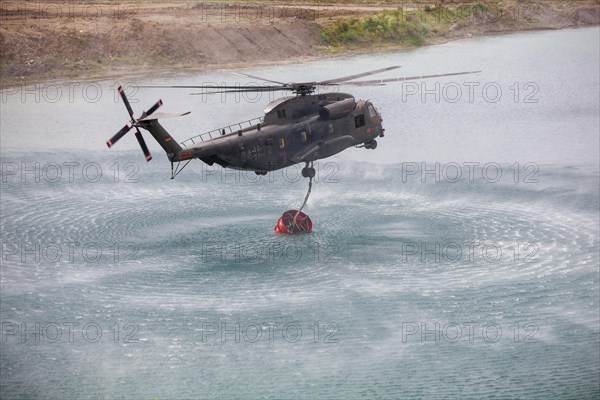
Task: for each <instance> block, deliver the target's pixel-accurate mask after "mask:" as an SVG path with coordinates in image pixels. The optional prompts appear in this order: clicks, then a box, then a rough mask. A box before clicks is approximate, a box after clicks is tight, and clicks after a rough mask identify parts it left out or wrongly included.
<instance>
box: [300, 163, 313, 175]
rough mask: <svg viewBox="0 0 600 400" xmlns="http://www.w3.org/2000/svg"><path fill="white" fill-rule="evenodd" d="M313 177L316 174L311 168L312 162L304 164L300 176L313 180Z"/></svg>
mask: <svg viewBox="0 0 600 400" xmlns="http://www.w3.org/2000/svg"><path fill="white" fill-rule="evenodd" d="M309 165H310V166H309ZM315 175H316V172H315V169H314V168H313V167H312V161H311V162H310V163H306V167H304V168H302V176H303V177H305V178H314V177H315Z"/></svg>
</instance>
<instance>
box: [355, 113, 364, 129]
mask: <svg viewBox="0 0 600 400" xmlns="http://www.w3.org/2000/svg"><path fill="white" fill-rule="evenodd" d="M354 126H356V127H357V128H360V127H361V126H365V116H364V114H360V115H357V116H356V117H354Z"/></svg>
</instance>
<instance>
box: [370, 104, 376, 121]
mask: <svg viewBox="0 0 600 400" xmlns="http://www.w3.org/2000/svg"><path fill="white" fill-rule="evenodd" d="M368 110H369V117H371V118H375V117H376V116H377V113H376V112H375V108H374V107H373V105H371V104H369V107H368Z"/></svg>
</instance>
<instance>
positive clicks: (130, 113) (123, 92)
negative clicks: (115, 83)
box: [117, 86, 133, 119]
mask: <svg viewBox="0 0 600 400" xmlns="http://www.w3.org/2000/svg"><path fill="white" fill-rule="evenodd" d="M117 90H118V91H119V94H120V95H121V98H122V99H123V103H125V107H127V112H128V113H129V116H130V117H131V119H133V109H132V108H131V104H129V100H127V96H125V90H123V86H119V88H118V89H117Z"/></svg>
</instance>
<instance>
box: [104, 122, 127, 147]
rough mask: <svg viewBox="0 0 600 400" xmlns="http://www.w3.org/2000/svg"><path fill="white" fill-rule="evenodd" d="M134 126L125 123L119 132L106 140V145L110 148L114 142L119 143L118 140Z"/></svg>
mask: <svg viewBox="0 0 600 400" xmlns="http://www.w3.org/2000/svg"><path fill="white" fill-rule="evenodd" d="M131 128H132V126H131V125H129V124H125V126H124V127H123V128H121V130H120V131H119V132H117V133H116V134H115V136H113V137H112V138H110V139H109V140H108V141H106V145H107V146H108V147H109V148H110V147H111V146H112V145H113V144H115V143H117V140H119V139H121V138H122V137H123V135H125V134H126V133H127V132H129V130H130V129H131Z"/></svg>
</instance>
